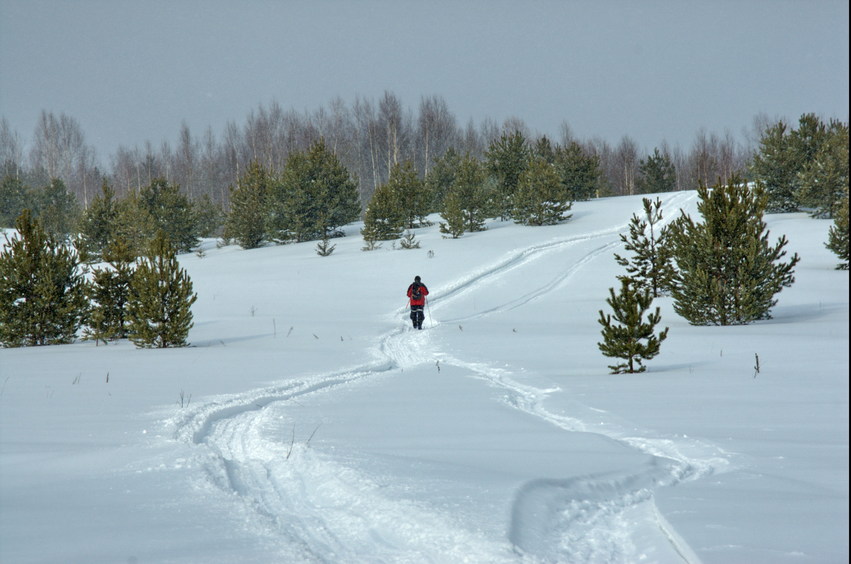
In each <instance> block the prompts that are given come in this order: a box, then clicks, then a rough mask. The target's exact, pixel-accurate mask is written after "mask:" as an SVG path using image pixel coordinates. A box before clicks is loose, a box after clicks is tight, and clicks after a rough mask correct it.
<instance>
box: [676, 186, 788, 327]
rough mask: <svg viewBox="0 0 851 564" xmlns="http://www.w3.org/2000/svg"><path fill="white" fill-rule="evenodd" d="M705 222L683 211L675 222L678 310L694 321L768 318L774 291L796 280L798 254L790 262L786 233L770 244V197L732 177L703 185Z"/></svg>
mask: <svg viewBox="0 0 851 564" xmlns="http://www.w3.org/2000/svg"><path fill="white" fill-rule="evenodd" d="M697 193H698V196H699V198H700V203H699V204H698V206H697V209H698V211H699V212H700V213H701V215H702V216H703V223H696V222H694V221H693V220H692V219H691V217H689V216H688V215H686V214H685V213H683V214H682V215H681V216H680V218H679V219H678V220H677V221H676V222H675V223H674V224H673V225H672V226H671V229H670V237H671V252H672V255H673V257H674V260H675V263H676V274H675V276H674V280H673V284H672V288H671V295H672V296H673V298H674V310H675V311H676V312H677V313H678V314H680V315H681V316H683V317H684V318H685V319H686V320H688V322H689V323H691V324H692V325H743V324H747V323H751V322H753V321H756V320H760V319H769V318H770V317H771V315H770V310H771V308H772V307H773V306H774V305H775V304H776V303H777V300H775V299H774V296H775V294H777V293H778V292H780V291H781V290H782V289H783V288H784V287H788V286H791V285H792V283H793V282H794V280H795V279H794V276H793V272H794V267H795V265H796V264H797V263H798V261H799V260H800V258H799V257H798V255H797V254H795V255H793V256H792V257H791V259H790V260H789V261H788V262H781V259H782V258H783V257H784V256H785V255H786V251H784V250H783V247H785V246H786V243H787V241H786V237H785V236H783V237H781V238H780V239H779V240H778V242H777V244H775V245H774V246H770V245H769V244H768V231H766V226H765V223H764V222H763V219H762V217H763V213H764V212H765V207H766V203H767V197H766V195H765V193H764V192H763V190H762V189H761V188H760V187H759V186H758V185H757V187H756V188H755V189H751V188H750V187H748V185H747V184H745V183H744V182H742V181H741V180H740V179H738V178H736V177H733V178H731V179H730V181H729V183H728V184H726V185H724V184H723V183H721V184H718V185H716V186H714V187H713V189H712V190H710V189H708V188H707V187H706V186H705V185H703V184H701V186H700V187H699V188H698V191H697Z"/></svg>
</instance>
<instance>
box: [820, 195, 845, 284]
mask: <svg viewBox="0 0 851 564" xmlns="http://www.w3.org/2000/svg"><path fill="white" fill-rule="evenodd" d="M825 246H826V247H827V248H828V249H830V250H831V251H833V252H834V253H835V254H836V256H838V257H839V259H840V260H841V261H842V262H841V263H839V264H838V265H836V269H837V270H848V252H849V248H848V185H847V184H846V186H845V195H844V197H843V198H842V199H841V200H840V202H839V204H838V205H837V209H836V213H835V214H834V215H833V225H832V226H831V227H830V230H829V231H828V239H827V243H826V244H825Z"/></svg>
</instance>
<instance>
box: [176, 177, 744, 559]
mask: <svg viewBox="0 0 851 564" xmlns="http://www.w3.org/2000/svg"><path fill="white" fill-rule="evenodd" d="M689 198H694V195H693V194H692V193H688V194H682V193H678V194H673V195H669V196H667V197H666V200H665V201H664V205H665V209H667V210H676V209H678V208H679V207H680V206H681V205H683V204H685V203H686V200H688V199H689ZM639 212H640V210H636V213H639ZM668 216H669V217H666V219H668V220H670V219H671V218H672V217H674V215H673V213H671V212H670V211H668ZM625 229H626V224H624V225H621V226H619V227H618V228H616V229H615V228H613V229H608V230H601V231H599V232H596V233H593V234H591V235H584V236H582V237H576V238H571V237H566V238H562V239H556V240H552V241H547V242H544V243H541V244H538V245H535V246H530V247H525V248H520V249H517V250H516V251H515V252H514V253H513V254H511V255H510V256H507V257H505V258H504V259H503V260H501V261H498V262H497V263H495V264H493V265H491V266H490V267H488V268H486V269H482V270H480V271H476V272H471V273H466V274H465V275H464V276H463V277H461V278H458V279H457V280H455V281H454V282H452V283H451V284H448V285H443V286H440V287H435V288H432V296H433V297H432V299H431V301H430V304H429V308H428V311H427V313H428V317H427V321H426V324H425V325H426V327H427V329H426V330H425V331H413V330H411V329H410V328H409V326H410V324H409V323H408V322H407V320H406V318H405V312H403V311H402V310H399V311H395V312H393V313H392V314H390V316H391V317H392V318H390V319H388V323H390V324H391V325H393V326H394V328H393V329H391V330H389V331H388V332H387V333H386V334H385V335H384V336H383V337H381V338H380V339H379V342H378V344H377V345H376V347H375V350H374V351H373V352H372V356H373V357H374V360H373V361H372V362H371V363H369V364H366V365H363V366H357V367H353V368H344V369H341V370H339V371H336V372H333V373H327V374H319V375H312V376H308V375H305V376H304V377H301V378H296V379H291V380H288V381H287V382H286V383H284V384H281V385H279V386H271V387H268V388H263V389H258V390H252V391H250V392H247V393H243V394H239V395H235V396H228V397H225V398H220V399H214V400H211V401H209V402H207V403H204V404H201V405H198V406H197V407H193V408H192V409H188V410H185V411H184V412H183V413H181V415H180V416H179V419H178V420H176V421H175V422H174V425H175V429H176V430H175V434H176V436H177V437H178V438H180V439H182V440H185V441H187V442H189V443H191V444H194V445H197V448H198V449H200V450H199V452H200V453H202V454H199V456H201V457H202V458H203V459H204V460H205V461H206V462H205V464H206V468H207V469H208V475H209V477H210V479H211V481H212V483H213V484H215V486H216V487H217V488H218V489H219V490H221V491H224V492H227V493H230V494H234V495H236V496H238V499H240V500H242V503H244V504H245V505H246V506H247V507H249V508H250V510H251V514H253V515H254V518H255V521H256V522H255V523H254V525H252V526H256V527H257V528H258V530H260V529H262V532H263V535H264V536H267V537H268V538H272V539H276V542H277V543H279V546H280V554H281V556H282V558H287V559H290V560H293V561H299V562H344V561H345V562H639V561H643V562H689V563H696V562H698V558H697V557H696V555H695V554H694V552H693V551H692V549H691V548H690V547H689V546H688V544H687V543H686V542H685V541H684V540H683V539H681V538H680V536H679V535H678V534H677V532H676V531H675V530H674V529H673V528H672V527H671V525H670V524H669V523H668V522H667V521H666V519H665V518H664V517H663V516H662V515H661V513H660V512H659V511H658V510H657V508H656V505H655V503H654V491H656V490H657V489H658V488H663V487H670V486H674V485H676V484H678V483H680V482H683V481H689V480H696V479H700V478H702V477H705V476H708V475H711V474H713V473H717V472H720V471H724V470H726V469H727V467H728V465H729V456H728V455H727V454H726V453H725V452H723V451H722V450H721V449H719V448H718V447H716V446H715V445H711V444H704V443H702V442H700V441H695V440H690V439H687V438H685V437H679V436H676V437H670V436H658V435H657V434H656V433H654V432H653V430H652V429H646V430H643V429H641V430H639V429H635V428H634V427H632V426H624V424H623V423H622V422H619V421H618V420H617V418H616V417H613V416H609V414H605V413H600V412H599V411H596V410H593V409H592V408H589V407H586V406H583V405H581V404H580V403H578V402H577V403H575V404H571V409H570V410H564V409H559V410H550V409H548V407H547V399H548V397H549V396H551V395H552V394H556V393H559V392H560V390H559V389H557V388H547V389H540V388H536V387H534V386H530V385H527V384H524V383H522V381H523V380H524V378H525V377H526V376H528V375H526V374H522V372H523V370H524V367H510V366H503V365H496V364H493V363H489V362H486V361H482V360H481V359H475V360H471V359H465V358H461V356H463V355H459V354H458V352H457V351H452V350H451V349H452V347H451V346H450V344H451V339H450V337H449V329H450V328H451V329H452V330H458V331H463V326H464V324H465V323H469V322H471V321H472V320H479V319H481V318H488V319H491V318H498V317H499V316H502V315H505V314H508V313H510V312H511V310H513V309H516V308H521V307H524V306H526V305H528V304H530V303H533V302H535V301H536V300H540V299H541V298H544V297H546V296H548V295H550V294H551V293H552V292H555V291H560V290H563V289H565V288H569V286H570V284H571V279H572V278H573V277H574V275H576V274H577V273H578V272H581V270H582V269H583V268H585V267H586V266H587V265H589V264H592V263H593V261H594V260H595V259H597V258H599V257H601V256H606V257H607V258H608V257H609V256H610V255H611V253H612V252H615V251H617V250H618V247H619V246H620V245H621V242H620V239H619V234H620V233H621V232H624V231H625ZM577 257H579V258H578V259H577ZM518 277H520V278H522V279H525V280H526V281H527V282H526V284H524V285H523V286H522V287H523V288H525V292H524V293H523V294H522V295H517V294H516V292H515V291H514V288H515V287H518V286H519V285H515V284H512V281H513V280H516V279H519V278H518ZM530 278H533V279H534V280H535V283H534V284H532V285H530V284H529V283H528V280H529V279H530ZM530 288H531V289H530ZM477 295H487V296H488V300H487V303H475V302H476V299H475V296H477ZM479 302H483V300H479ZM471 304H472V305H471ZM397 319H403V321H402V322H400V321H397ZM456 327H457V329H456ZM424 382H427V384H424ZM421 385H428V386H429V387H435V386H439V387H441V388H442V389H444V388H445V397H446V398H447V401H446V402H445V403H448V404H451V405H436V403H437V402H432V403H435V405H423V402H422V401H418V399H417V398H418V396H417V394H416V393H415V391H416V387H417V386H421ZM352 397H355V398H358V399H359V400H360V401H348V402H347V401H346V399H347V398H348V399H351V398H352ZM419 397H423V396H419ZM425 397H428V396H427V395H426V396H425ZM457 397H462V398H466V399H467V400H468V403H467V404H465V405H454V404H452V402H451V401H450V400H449V398H457ZM365 400H366V401H369V400H371V401H387V402H399V404H400V406H404V407H400V409H405V410H411V409H413V410H420V411H419V412H418V415H419V416H420V417H419V418H417V417H412V416H411V413H410V412H409V411H408V412H406V413H405V417H400V418H399V420H397V421H375V422H374V425H375V427H374V429H375V436H374V437H372V438H371V439H370V442H369V444H371V445H374V446H373V447H372V448H371V449H370V450H371V452H363V451H362V450H361V451H358V449H356V448H353V447H349V446H347V445H351V444H358V443H357V442H356V441H352V437H349V436H347V435H346V432H345V428H346V418H347V417H348V418H357V419H358V421H359V428H363V426H364V422H363V418H365V417H366V418H368V417H369V414H368V413H364V412H362V411H361V412H357V413H354V412H352V411H351V408H350V409H349V411H347V410H346V408H345V405H346V404H349V405H365V403H364V402H365ZM406 400H409V401H408V402H407V403H406ZM495 400H496V401H495ZM426 403H428V402H426ZM441 403H444V402H441ZM366 405H368V403H367V404H366ZM331 406H333V407H334V409H331ZM497 409H498V410H505V409H510V410H513V411H514V412H516V421H517V423H516V425H517V427H518V428H522V426H524V425H534V426H536V429H540V428H542V427H546V428H547V429H549V431H548V433H549V434H547V435H546V437H552V438H551V439H550V440H551V442H552V443H558V445H559V448H554V452H553V454H552V456H553V460H554V465H553V468H529V467H525V466H524V465H523V464H522V461H514V460H499V459H498V455H494V454H493V453H491V454H489V455H487V456H485V455H483V459H482V460H475V458H476V456H475V455H469V454H459V453H463V452H469V451H470V450H471V449H475V448H476V445H472V444H465V443H464V441H463V440H462V439H459V441H458V444H455V445H422V444H417V443H418V442H423V441H424V440H427V437H428V427H429V425H436V424H445V425H453V426H455V427H453V428H458V429H459V433H460V432H461V429H462V428H463V426H464V425H466V424H469V422H468V420H469V418H470V417H471V416H472V417H475V414H477V413H480V412H484V411H486V410H497ZM329 412H331V413H333V414H334V415H333V416H329V415H327V414H328V413H329ZM329 419H331V420H332V422H331V423H329V421H328V420H329ZM352 420H354V419H352ZM412 420H413V421H412ZM404 421H408V422H410V423H409V426H412V425H413V426H418V427H419V428H417V429H412V428H408V427H406V426H405V424H404V423H402V422H404ZM417 421H419V422H420V424H419V425H417ZM592 421H593V424H591V422H592ZM329 427H330V428H329ZM537 432H538V435H540V431H537ZM317 433H319V434H321V435H322V436H323V437H325V438H324V439H323V443H322V448H318V447H316V443H315V442H314V443H313V444H311V441H316V439H315V438H314V437H315V435H316V434H317ZM510 433H511V429H508V430H506V434H504V435H502V436H500V438H499V440H521V441H522V440H524V439H523V438H522V437H519V438H515V439H511V438H510V436H509V435H510ZM440 436H445V435H444V434H441V435H440ZM424 437H425V439H424ZM583 441H605V442H608V443H610V446H609V448H610V449H611V452H612V453H613V454H612V457H611V458H609V459H601V460H583V461H581V462H580V463H577V462H576V459H577V456H576V455H575V451H576V449H581V446H582V444H583ZM361 444H362V443H361ZM453 448H454V449H455V451H454V453H453V454H451V455H449V454H445V453H441V452H439V451H440V450H441V449H446V450H452V449H453ZM597 448H598V449H599V447H597ZM572 451H574V452H572ZM399 453H401V454H399ZM488 456H490V458H488ZM494 456H497V458H494ZM391 459H392V460H391ZM400 461H401V462H400ZM441 463H442V465H441ZM464 464H469V465H470V468H473V467H476V465H479V466H477V467H476V469H475V472H473V474H474V475H475V476H476V477H477V480H478V481H477V480H473V479H471V478H465V476H464V469H463V465H464ZM493 465H496V468H495V469H493V470H490V471H491V472H492V473H493V475H492V476H490V478H489V479H487V478H486V479H484V481H483V482H484V483H482V478H481V476H482V475H483V472H484V473H485V476H488V474H487V472H488V471H489V467H491V466H493ZM424 467H427V468H426V471H423V468H424ZM509 467H510V470H506V471H503V470H505V469H506V468H509ZM559 467H565V468H569V470H568V471H567V473H565V474H562V475H559V472H558V471H557V468H559ZM436 476H439V477H440V478H439V479H438V478H436ZM494 489H496V490H497V491H498V492H499V493H495V491H494ZM425 492H428V493H425ZM436 500H443V501H442V502H438V501H436Z"/></svg>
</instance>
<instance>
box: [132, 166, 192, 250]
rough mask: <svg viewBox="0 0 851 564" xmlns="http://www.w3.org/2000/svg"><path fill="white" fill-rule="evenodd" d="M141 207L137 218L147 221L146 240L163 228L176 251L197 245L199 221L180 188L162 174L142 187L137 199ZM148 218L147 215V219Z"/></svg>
mask: <svg viewBox="0 0 851 564" xmlns="http://www.w3.org/2000/svg"><path fill="white" fill-rule="evenodd" d="M137 204H138V206H139V207H140V208H141V209H140V210H139V212H140V213H141V215H140V219H143V218H144V219H143V220H144V221H145V222H146V224H144V225H141V226H140V227H141V228H142V229H144V230H145V231H147V232H146V233H145V235H146V237H145V238H146V240H150V239H152V238H154V237H156V236H157V234H158V233H159V232H162V233H163V234H164V235H165V236H166V237H167V238H168V240H169V242H170V243H171V244H172V245H173V246H174V247H175V249H176V251H177V252H179V253H186V252H189V251H191V250H192V248H193V247H195V246H196V245H198V225H197V218H196V217H195V213H194V210H193V209H192V204H191V203H190V202H189V198H187V197H186V196H184V195H183V194H181V193H180V188H179V187H178V186H176V185H174V184H169V183H168V181H166V180H165V179H162V178H158V179H154V180H153V181H151V183H150V184H149V185H147V186H145V187H143V188H142V190H141V191H140V192H139V197H138V200H137ZM148 218H150V219H148Z"/></svg>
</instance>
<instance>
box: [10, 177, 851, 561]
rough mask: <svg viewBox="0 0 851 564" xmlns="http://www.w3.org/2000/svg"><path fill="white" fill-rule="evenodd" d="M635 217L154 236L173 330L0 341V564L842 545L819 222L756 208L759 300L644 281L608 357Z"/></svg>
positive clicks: (653, 557)
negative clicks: (785, 260)
mask: <svg viewBox="0 0 851 564" xmlns="http://www.w3.org/2000/svg"><path fill="white" fill-rule="evenodd" d="M660 197H661V198H662V200H663V202H664V207H663V211H664V215H665V218H666V219H668V220H670V219H673V218H674V217H676V216H677V215H678V213H679V209H684V210H686V212H687V213H690V214H692V216H693V217H697V213H696V203H697V196H696V194H695V193H694V192H678V193H670V194H661V195H660ZM640 211H641V197H622V198H611V199H601V200H595V201H591V202H579V203H576V204H575V205H574V209H573V217H572V219H570V220H569V221H567V222H565V223H563V224H561V225H558V226H552V227H535V228H533V227H522V226H517V225H514V224H512V223H503V222H492V223H491V224H490V225H489V229H488V230H487V231H485V232H481V233H475V234H466V235H464V236H463V237H462V238H460V239H458V240H448V239H443V238H441V236H440V234H439V231H438V228H437V226H436V225H435V226H432V227H428V228H422V229H418V230H416V231H415V233H416V239H417V240H418V241H420V243H421V248H420V249H414V250H392V249H391V248H390V246H389V245H387V244H385V246H384V248H382V249H379V250H376V251H371V252H363V251H362V250H361V247H362V246H363V244H364V243H363V240H362V239H361V238H360V236H359V235H358V227H359V226H357V225H353V226H349V228H348V233H349V235H348V236H347V237H344V238H340V239H335V240H334V241H333V243H335V244H336V249H335V251H334V253H333V254H332V255H331V256H329V257H320V256H318V255H317V254H316V251H315V243H304V244H294V245H286V246H276V247H268V248H263V249H256V250H251V251H246V250H242V249H240V248H238V247H235V246H229V247H224V248H217V247H216V244H215V241H207V242H206V243H205V253H204V256H203V257H199V256H197V255H195V254H187V255H182V256H181V257H180V258H181V263H182V264H183V265H184V267H185V268H186V269H187V270H188V272H189V274H190V276H191V277H192V280H193V283H194V285H195V290H196V291H197V293H198V296H199V297H198V301H197V302H196V304H195V305H194V306H193V312H194V315H195V326H194V328H193V329H192V331H191V332H190V341H191V343H192V346H191V347H187V348H183V349H167V350H138V349H135V348H134V347H133V346H132V345H131V344H129V343H127V342H120V343H118V344H110V345H108V346H104V345H102V344H101V345H100V346H95V344H93V343H91V342H80V343H76V344H72V345H65V346H53V347H41V348H24V349H2V350H0V562H10V563H11V562H15V563H28V562H33V563H34V562H74V563H83V562H85V563H101V562H103V563H107V562H109V563H112V562H138V563H145V562H179V563H186V562H193V563H194V562H204V563H218V562H221V563H234V562H270V563H271V562H275V563H277V562H341V563H343V562H345V563H351V562H355V563H378V562H386V563H402V562H405V563H419V562H434V563H457V562H472V563H494V562H506V563H508V562H514V563H538V562H542V563H543V562H565V563H574V562H587V563H599V562H607V563H609V562H611V563H636V562H660V563H668V562H671V563H674V562H677V563H682V562H689V563H697V562H704V563H707V564H711V563H717V564H728V563H739V562H741V563H795V564H799V563H819V564H823V563H832V562H836V563H840V562H847V561H848V558H849V548H848V525H849V523H848V511H849V504H848V478H849V473H848V368H849V362H848V322H849V318H848V272H843V271H836V270H834V269H833V267H834V265H835V264H836V262H837V259H836V257H835V256H834V255H832V254H831V253H830V252H829V251H828V250H827V249H825V247H824V242H825V241H826V240H827V232H828V228H829V227H830V225H831V224H830V222H828V221H820V220H814V219H810V218H809V217H807V216H806V215H804V214H787V215H770V216H767V218H766V219H767V223H768V227H769V230H770V232H771V235H770V241H771V242H774V241H775V240H776V239H777V238H778V237H780V236H781V235H783V234H785V235H786V236H787V237H788V239H789V245H788V249H789V251H790V253H791V252H797V253H799V254H800V255H801V257H802V260H801V262H800V263H799V265H798V266H797V268H796V283H795V284H794V285H793V286H792V287H791V288H787V289H784V290H783V292H781V293H780V294H779V295H778V298H779V303H778V305H777V306H776V307H775V308H774V310H773V311H772V314H773V319H771V320H769V321H763V322H759V323H755V324H752V325H748V326H738V327H693V326H691V325H689V324H688V323H687V322H686V321H685V320H683V319H682V318H680V317H678V316H677V315H676V314H675V313H674V311H673V308H672V304H671V301H670V298H661V299H660V300H658V302H657V303H658V304H659V305H660V306H661V307H662V323H661V325H662V326H663V327H664V326H668V327H670V333H669V337H668V339H667V340H666V341H665V342H663V343H662V347H661V354H660V355H659V356H658V357H657V358H655V359H653V360H651V361H649V363H648V368H649V369H648V372H647V373H644V374H636V375H617V376H614V375H610V374H608V370H607V368H606V366H607V364H610V359H607V358H605V357H603V356H602V354H601V353H600V352H599V350H598V349H597V342H598V341H599V340H600V326H599V324H598V323H597V317H598V311H599V310H600V309H606V308H607V307H608V306H607V305H606V303H605V298H606V297H607V295H608V288H609V287H612V286H615V284H616V279H615V277H616V276H617V275H618V274H620V273H621V270H620V267H618V265H617V264H616V263H615V261H614V258H613V256H612V255H613V253H614V252H620V253H622V252H623V250H622V245H621V244H620V240H619V238H618V234H619V233H624V232H626V229H627V224H628V221H629V219H630V217H631V216H632V214H633V213H638V212H640ZM435 219H437V218H435ZM414 275H420V276H421V277H422V279H423V281H424V282H425V283H426V284H427V285H428V286H429V289H430V292H431V294H430V296H429V298H430V302H429V307H428V308H427V311H426V313H427V317H426V322H425V330H423V331H414V330H412V329H411V328H410V322H409V320H408V319H407V313H406V311H405V306H406V298H405V296H404V292H405V289H406V288H407V286H408V284H409V283H410V282H411V280H412V279H413V277H414ZM757 355H758V357H759V363H760V370H759V372H758V373H756V370H755V368H754V365H755V357H756V356H757Z"/></svg>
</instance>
